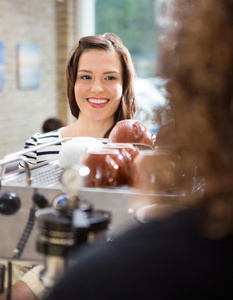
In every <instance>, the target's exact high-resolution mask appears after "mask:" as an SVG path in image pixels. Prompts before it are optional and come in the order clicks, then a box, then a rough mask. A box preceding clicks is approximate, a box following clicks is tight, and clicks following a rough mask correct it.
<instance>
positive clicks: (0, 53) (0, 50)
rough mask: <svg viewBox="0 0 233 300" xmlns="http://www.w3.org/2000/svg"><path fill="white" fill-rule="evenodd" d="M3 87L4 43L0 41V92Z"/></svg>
mask: <svg viewBox="0 0 233 300" xmlns="http://www.w3.org/2000/svg"><path fill="white" fill-rule="evenodd" d="M3 86H4V43H3V42H1V41H0V90H3Z"/></svg>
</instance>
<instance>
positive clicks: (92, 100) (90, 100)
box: [88, 98, 108, 104]
mask: <svg viewBox="0 0 233 300" xmlns="http://www.w3.org/2000/svg"><path fill="white" fill-rule="evenodd" d="M88 101H89V102H91V103H97V104H100V103H106V102H108V100H103V99H92V98H88Z"/></svg>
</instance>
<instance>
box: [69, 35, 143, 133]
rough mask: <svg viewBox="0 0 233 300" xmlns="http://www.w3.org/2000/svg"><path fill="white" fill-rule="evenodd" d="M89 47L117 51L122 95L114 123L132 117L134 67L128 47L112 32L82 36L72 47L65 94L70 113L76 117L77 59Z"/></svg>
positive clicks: (77, 113) (134, 109) (133, 112)
mask: <svg viewBox="0 0 233 300" xmlns="http://www.w3.org/2000/svg"><path fill="white" fill-rule="evenodd" d="M90 49H97V50H105V51H115V52H117V53H118V55H119V57H120V60H121V64H122V70H123V95H122V99H121V103H120V106H119V108H118V109H117V111H116V113H115V117H114V125H115V124H116V123H117V122H118V121H121V120H125V119H133V118H134V114H135V112H136V108H137V107H136V100H135V94H134V88H133V79H134V76H135V69H134V65H133V62H132V59H131V55H130V53H129V51H128V49H127V48H126V47H125V46H124V45H123V43H122V41H121V39H120V38H119V37H118V36H117V35H115V34H113V33H105V34H103V35H93V36H86V37H83V38H81V39H80V40H79V43H78V44H77V45H76V46H75V47H74V48H73V50H72V52H71V54H70V57H69V60H68V62H67V67H66V80H67V96H68V99H69V105H70V110H71V113H72V115H73V116H74V117H75V118H77V119H78V116H79V107H78V105H77V102H76V99H75V94H74V86H75V82H76V78H77V69H78V63H79V59H80V56H81V55H82V53H83V52H84V51H86V50H90ZM110 131H111V128H110V130H109V131H108V132H107V133H106V134H105V137H107V136H108V134H109V132H110Z"/></svg>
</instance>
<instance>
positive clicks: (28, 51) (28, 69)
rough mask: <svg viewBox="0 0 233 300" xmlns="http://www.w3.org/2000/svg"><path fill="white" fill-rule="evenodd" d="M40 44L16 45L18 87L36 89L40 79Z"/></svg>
mask: <svg viewBox="0 0 233 300" xmlns="http://www.w3.org/2000/svg"><path fill="white" fill-rule="evenodd" d="M40 77H41V66H40V46H39V45H37V44H29V43H20V44H19V45H18V86H19V88H20V89H38V88H39V87H40V81H41V78H40Z"/></svg>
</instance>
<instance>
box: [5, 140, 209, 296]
mask: <svg viewBox="0 0 233 300" xmlns="http://www.w3.org/2000/svg"><path fill="white" fill-rule="evenodd" d="M61 141H62V139H61V140H59V141H57V143H59V142H61ZM51 144H53V143H49V144H47V146H49V145H51ZM37 147H38V148H41V147H46V145H43V146H37ZM37 147H35V150H36V148H37ZM27 151H28V150H23V151H20V152H17V153H12V154H10V155H7V156H6V157H5V158H4V159H2V160H0V169H1V178H0V241H1V243H0V259H1V260H4V261H6V262H8V266H9V268H10V266H11V264H12V263H14V262H21V263H24V262H25V263H31V264H38V263H39V264H43V265H44V270H43V271H42V272H41V274H40V279H41V280H42V282H43V284H44V285H45V286H46V287H52V286H54V284H55V283H56V282H57V281H58V280H59V279H60V277H61V276H62V275H63V272H64V269H65V268H66V267H67V266H69V264H70V262H69V261H68V259H67V257H68V254H69V253H70V251H72V250H73V249H74V248H75V247H78V246H79V245H81V244H83V243H93V242H95V241H97V240H99V239H102V240H104V241H105V242H111V241H112V240H113V239H114V238H116V237H117V235H118V234H120V233H122V232H123V231H125V230H128V229H129V228H130V227H132V226H142V225H141V224H142V223H143V222H144V221H146V217H145V216H146V211H147V210H146V208H148V207H152V206H155V205H161V206H169V205H171V204H172V205H173V206H174V203H175V202H176V203H179V201H177V199H178V198H183V197H186V196H187V194H186V192H184V191H176V192H169V193H166V192H164V193H161V192H160V193H155V192H151V193H150V192H148V193H142V192H140V191H138V190H136V189H132V188H129V187H128V186H122V187H118V188H115V187H114V188H88V187H85V183H86V180H87V176H88V170H87V168H86V167H85V166H83V165H81V164H74V165H72V166H71V167H68V168H61V167H60V166H59V162H58V161H57V160H54V161H49V162H46V163H41V164H38V165H36V166H35V167H30V166H29V164H28V162H27V160H26V159H25V156H24V154H26V153H27ZM19 161H21V162H24V165H25V169H24V170H18V169H17V170H15V171H12V172H6V170H7V166H8V165H10V164H12V163H17V162H19ZM202 188H203V187H202V184H199V185H197V186H196V191H198V192H200V191H201V192H202ZM175 199H176V201H175ZM8 271H9V270H8ZM0 279H1V280H0V292H1V291H2V290H3V285H4V267H3V266H1V267H0ZM10 284H11V280H10V278H9V274H8V289H10ZM9 299H10V298H9Z"/></svg>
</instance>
